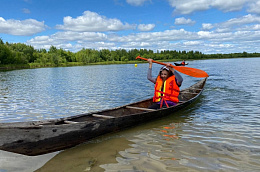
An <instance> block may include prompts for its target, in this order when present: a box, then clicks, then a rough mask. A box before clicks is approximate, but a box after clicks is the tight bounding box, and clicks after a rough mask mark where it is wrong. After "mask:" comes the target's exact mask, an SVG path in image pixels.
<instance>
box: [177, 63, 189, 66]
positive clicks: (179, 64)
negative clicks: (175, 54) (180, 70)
mask: <svg viewBox="0 0 260 172" xmlns="http://www.w3.org/2000/svg"><path fill="white" fill-rule="evenodd" d="M174 64H175V66H186V65H188V64H189V63H185V65H183V64H181V63H174Z"/></svg>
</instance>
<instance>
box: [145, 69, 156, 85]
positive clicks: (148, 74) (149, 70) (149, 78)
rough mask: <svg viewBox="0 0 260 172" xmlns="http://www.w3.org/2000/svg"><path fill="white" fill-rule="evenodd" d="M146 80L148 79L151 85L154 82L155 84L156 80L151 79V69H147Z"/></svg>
mask: <svg viewBox="0 0 260 172" xmlns="http://www.w3.org/2000/svg"><path fill="white" fill-rule="evenodd" d="M147 79H148V80H149V81H151V82H152V83H154V84H155V82H156V78H153V77H152V69H151V68H148V72H147Z"/></svg>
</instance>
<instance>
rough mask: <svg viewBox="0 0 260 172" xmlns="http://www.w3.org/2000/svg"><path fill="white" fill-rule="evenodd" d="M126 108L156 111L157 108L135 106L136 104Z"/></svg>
mask: <svg viewBox="0 0 260 172" xmlns="http://www.w3.org/2000/svg"><path fill="white" fill-rule="evenodd" d="M126 108H129V109H136V110H144V111H155V109H148V108H140V107H134V106H126Z"/></svg>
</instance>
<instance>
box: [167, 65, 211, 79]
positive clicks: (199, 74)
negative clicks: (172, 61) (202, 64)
mask: <svg viewBox="0 0 260 172" xmlns="http://www.w3.org/2000/svg"><path fill="white" fill-rule="evenodd" d="M172 67H173V68H174V69H175V70H177V71H179V72H181V73H183V74H186V75H189V76H192V77H196V78H205V77H209V75H208V74H207V73H206V72H205V71H203V70H200V69H196V68H191V67H185V66H172Z"/></svg>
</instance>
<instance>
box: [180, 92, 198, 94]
mask: <svg viewBox="0 0 260 172" xmlns="http://www.w3.org/2000/svg"><path fill="white" fill-rule="evenodd" d="M181 93H182V94H183V93H184V94H199V93H191V92H181Z"/></svg>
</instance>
